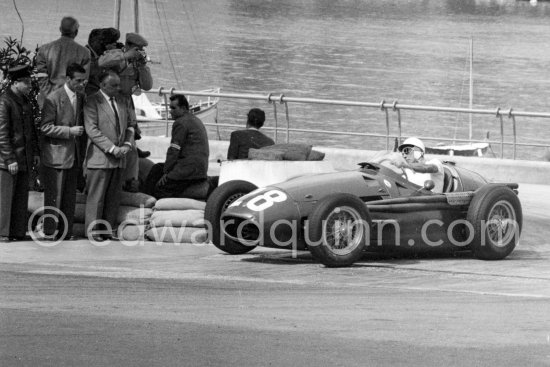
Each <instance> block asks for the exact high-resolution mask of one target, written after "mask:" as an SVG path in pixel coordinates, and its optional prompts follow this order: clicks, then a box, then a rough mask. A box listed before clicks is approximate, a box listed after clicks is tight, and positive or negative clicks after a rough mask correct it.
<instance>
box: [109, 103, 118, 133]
mask: <svg viewBox="0 0 550 367" xmlns="http://www.w3.org/2000/svg"><path fill="white" fill-rule="evenodd" d="M109 100H110V101H111V107H112V108H113V111H114V112H115V122H116V133H117V135H118V136H120V120H119V119H118V112H117V111H116V106H115V98H114V97H111V98H109Z"/></svg>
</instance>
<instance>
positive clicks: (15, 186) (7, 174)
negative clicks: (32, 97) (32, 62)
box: [0, 65, 40, 242]
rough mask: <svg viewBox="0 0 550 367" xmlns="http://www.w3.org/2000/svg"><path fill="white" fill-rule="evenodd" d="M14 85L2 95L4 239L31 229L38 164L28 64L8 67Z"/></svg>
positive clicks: (0, 235) (0, 212) (0, 215)
mask: <svg viewBox="0 0 550 367" xmlns="http://www.w3.org/2000/svg"><path fill="white" fill-rule="evenodd" d="M8 79H9V82H10V86H9V87H8V89H7V90H6V92H5V93H4V94H2V96H0V241H3V242H5V241H9V240H22V239H24V238H25V232H26V230H27V205H28V198H29V172H30V170H31V168H32V166H33V165H38V164H39V162H40V157H39V155H38V138H37V133H36V129H35V128H34V119H33V114H32V106H31V104H30V102H29V100H28V98H27V96H28V95H29V93H30V91H31V74H30V69H29V68H28V67H27V66H24V65H21V66H17V67H14V68H11V69H9V70H8Z"/></svg>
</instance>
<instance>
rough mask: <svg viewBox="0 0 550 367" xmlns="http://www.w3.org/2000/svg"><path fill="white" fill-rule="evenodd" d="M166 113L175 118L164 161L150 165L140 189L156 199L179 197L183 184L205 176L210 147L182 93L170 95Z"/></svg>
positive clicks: (191, 182) (189, 184)
mask: <svg viewBox="0 0 550 367" xmlns="http://www.w3.org/2000/svg"><path fill="white" fill-rule="evenodd" d="M170 113H171V114H172V118H173V119H174V120H175V121H174V124H173V125H172V139H171V140H170V147H169V148H168V151H167V152H166V162H165V163H157V164H155V165H154V166H153V167H152V168H151V171H150V172H149V175H148V176H147V178H146V179H145V184H144V190H143V191H144V192H146V193H148V194H150V195H153V196H155V197H156V198H157V199H160V198H166V197H180V195H181V194H182V192H183V191H184V190H185V189H186V188H187V187H189V186H191V185H193V184H196V183H200V182H202V181H206V180H207V178H208V176H207V172H208V155H209V153H210V151H209V146H208V134H207V133H206V128H205V127H204V125H203V124H202V121H201V120H200V119H199V118H197V117H196V116H195V115H193V114H192V113H191V112H189V102H188V101H187V99H186V98H185V96H184V95H182V94H175V95H173V96H171V97H170Z"/></svg>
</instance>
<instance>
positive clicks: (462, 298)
mask: <svg viewBox="0 0 550 367" xmlns="http://www.w3.org/2000/svg"><path fill="white" fill-rule="evenodd" d="M522 187H523V188H524V190H523V191H521V192H520V197H521V199H522V205H523V209H524V213H525V219H524V229H523V234H522V240H521V243H520V245H519V246H518V247H517V248H516V250H515V251H514V252H513V253H512V254H511V255H510V256H509V257H508V258H507V259H506V260H503V261H497V262H486V261H479V260H476V259H473V258H472V257H471V254H468V253H463V254H460V255H459V256H452V257H421V258H418V257H414V258H413V257H408V258H401V259H393V258H380V257H375V256H365V257H364V259H363V260H362V261H361V262H359V263H357V264H356V265H355V266H353V267H350V268H343V269H329V268H325V267H323V266H322V265H320V264H319V263H317V262H315V261H314V260H312V259H311V256H310V255H309V254H308V253H298V255H297V256H296V257H293V255H292V254H291V253H290V252H286V251H280V250H270V249H257V250H254V251H252V252H251V253H248V254H245V255H240V256H230V255H225V254H223V253H221V252H220V251H218V250H217V249H215V248H214V247H213V246H210V245H204V246H195V245H179V246H178V245H168V244H163V245H160V244H155V243H152V242H148V243H145V244H142V245H137V246H133V247H129V246H123V245H122V244H120V243H117V242H112V243H110V244H108V245H106V246H103V247H96V246H93V245H91V244H90V243H89V242H88V241H86V240H82V241H76V242H64V243H62V244H60V245H58V246H55V247H41V246H38V245H37V244H35V243H32V242H24V243H11V244H1V245H0V297H1V298H0V366H84V365H85V366H270V365H272V366H369V365H391V366H395V365H397V366H399V365H402V366H410V365H421V366H445V365H458V366H472V365H477V366H486V365H494V366H520V365H521V366H527V365H529V366H532V365H535V366H536V365H540V366H545V365H550V317H549V315H550V314H549V310H550V307H549V306H550V264H549V260H550V240H548V234H549V232H548V220H549V217H550V198H549V196H550V194H548V192H550V190H548V187H546V186H535V185H529V186H528V185H525V186H522Z"/></svg>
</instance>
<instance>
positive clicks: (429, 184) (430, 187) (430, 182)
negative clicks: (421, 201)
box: [424, 180, 435, 191]
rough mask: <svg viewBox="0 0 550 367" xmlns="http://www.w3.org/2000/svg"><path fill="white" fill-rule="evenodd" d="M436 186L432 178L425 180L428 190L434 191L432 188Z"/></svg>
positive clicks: (425, 186)
mask: <svg viewBox="0 0 550 367" xmlns="http://www.w3.org/2000/svg"><path fill="white" fill-rule="evenodd" d="M434 187H435V183H434V182H433V181H432V180H426V181H424V188H425V189H426V190H429V191H432V189H433V188H434Z"/></svg>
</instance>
